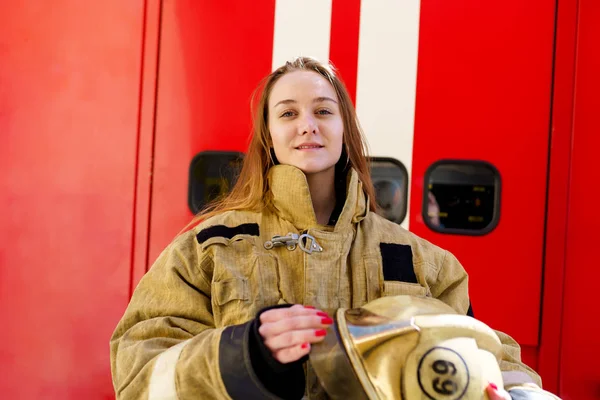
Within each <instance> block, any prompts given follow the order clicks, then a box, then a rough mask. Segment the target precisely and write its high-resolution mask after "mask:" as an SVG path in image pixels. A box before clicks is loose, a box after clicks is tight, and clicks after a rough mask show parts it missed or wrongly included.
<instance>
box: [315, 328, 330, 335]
mask: <svg viewBox="0 0 600 400" xmlns="http://www.w3.org/2000/svg"><path fill="white" fill-rule="evenodd" d="M326 334H327V331H326V330H325V329H317V330H316V331H315V336H325V335H326Z"/></svg>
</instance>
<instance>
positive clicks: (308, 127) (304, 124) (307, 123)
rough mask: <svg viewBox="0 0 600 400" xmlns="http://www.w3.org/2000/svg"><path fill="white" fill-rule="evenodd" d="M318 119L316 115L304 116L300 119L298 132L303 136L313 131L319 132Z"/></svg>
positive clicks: (313, 132) (314, 132)
mask: <svg viewBox="0 0 600 400" xmlns="http://www.w3.org/2000/svg"><path fill="white" fill-rule="evenodd" d="M317 130H318V127H317V121H316V120H315V118H314V116H312V115H311V114H309V115H306V116H305V117H304V118H301V119H300V124H299V126H298V134H299V135H301V136H303V135H306V134H310V133H312V134H313V135H316V134H317Z"/></svg>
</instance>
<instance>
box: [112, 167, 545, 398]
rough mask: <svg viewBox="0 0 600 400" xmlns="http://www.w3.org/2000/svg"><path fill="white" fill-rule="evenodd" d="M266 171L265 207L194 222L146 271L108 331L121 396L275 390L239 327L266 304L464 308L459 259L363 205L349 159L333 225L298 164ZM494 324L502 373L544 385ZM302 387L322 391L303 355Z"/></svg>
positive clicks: (252, 394) (330, 308)
mask: <svg viewBox="0 0 600 400" xmlns="http://www.w3.org/2000/svg"><path fill="white" fill-rule="evenodd" d="M268 183H269V189H270V193H269V198H268V201H267V203H268V205H267V206H266V207H265V210H264V211H263V212H261V213H257V212H245V211H229V212H225V213H223V214H220V215H217V216H215V217H213V218H210V219H208V220H206V221H204V222H202V223H201V224H200V225H198V226H197V227H195V228H194V229H193V230H191V231H188V232H186V233H184V234H182V235H180V236H179V237H177V238H176V239H175V240H174V241H173V242H172V243H171V244H170V245H169V246H168V247H167V248H166V249H165V250H164V251H163V252H162V254H161V255H160V256H159V258H158V259H157V260H156V262H155V263H154V265H153V266H152V268H151V269H150V270H149V271H148V273H147V274H146V275H145V276H144V277H143V278H142V280H141V281H140V283H139V285H138V287H137V288H136V290H135V292H134V294H133V297H132V299H131V302H130V304H129V306H128V308H127V310H126V312H125V314H124V316H123V318H122V319H121V321H120V322H119V324H118V326H117V328H116V330H115V332H114V334H113V337H112V339H111V343H110V348H111V368H112V375H113V383H114V388H115V391H116V394H117V398H118V399H159V398H160V399H167V398H168V399H180V400H188V399H228V398H248V399H251V398H275V396H274V395H272V394H270V393H269V392H268V391H267V390H266V389H265V388H264V386H263V385H262V384H261V382H260V381H259V380H258V379H257V377H256V374H255V373H254V372H253V371H252V365H251V363H250V361H249V359H248V358H249V357H248V349H247V343H246V341H245V339H244V337H245V336H247V332H246V331H247V329H246V328H245V327H246V325H247V323H248V321H251V320H253V319H254V318H255V316H256V315H257V312H259V310H261V309H263V308H265V307H268V306H272V305H277V304H286V303H287V304H304V305H312V306H315V307H317V308H320V309H322V310H324V311H327V312H329V313H333V312H334V310H336V309H338V308H340V307H344V308H351V307H352V308H355V307H360V306H362V305H364V304H365V303H367V302H369V301H371V300H374V299H376V298H379V297H381V296H390V295H404V294H408V295H427V296H432V297H435V298H437V299H440V300H442V301H443V302H445V303H447V304H448V305H450V306H451V307H452V308H454V309H455V310H456V311H458V312H459V313H462V314H467V313H468V312H469V311H470V302H469V293H468V276H467V273H466V272H465V270H464V269H463V267H462V266H461V264H460V263H459V262H458V261H457V259H456V258H455V257H454V256H453V255H452V254H450V253H449V252H448V251H445V250H442V249H440V248H439V247H436V246H435V245H433V244H431V243H429V242H427V241H426V240H424V239H421V238H419V237H417V236H415V235H414V234H412V233H410V232H408V231H406V230H405V229H403V228H402V227H400V226H399V225H397V224H395V223H392V222H390V221H388V220H385V219H384V218H382V217H380V216H378V215H377V214H375V213H373V212H370V211H369V209H368V198H367V197H366V196H365V194H364V192H363V190H362V184H361V182H360V181H359V179H358V175H357V173H356V172H355V171H351V172H350V173H349V174H348V179H347V186H346V188H347V190H346V193H347V194H346V201H345V204H344V206H343V209H342V211H341V214H340V215H339V218H338V220H337V223H336V224H335V226H322V225H318V224H317V222H316V217H315V214H314V210H313V207H312V202H311V197H310V193H309V188H308V184H307V182H306V177H305V175H304V174H303V173H302V171H300V170H299V169H296V168H295V167H292V166H286V165H277V166H274V167H273V168H271V170H270V171H269V176H268ZM288 233H292V234H297V235H301V234H308V235H310V236H311V237H313V238H314V240H311V239H310V238H308V239H307V241H306V243H305V244H304V245H303V246H302V247H303V248H304V249H305V250H306V251H303V250H302V248H300V247H301V246H300V245H296V246H291V245H290V246H285V245H284V246H278V245H277V244H278V243H277V240H275V245H273V246H271V245H270V244H269V243H268V242H271V243H273V237H274V236H286V235H288ZM300 243H302V241H301V242H300ZM319 249H321V251H319ZM311 251H312V252H311ZM498 335H499V337H500V339H501V341H502V342H503V344H504V350H505V354H504V359H503V361H502V362H501V369H502V370H503V371H512V372H510V373H509V374H507V376H510V378H509V381H510V382H512V384H520V383H525V382H534V383H537V384H538V385H540V379H539V377H538V375H537V374H536V373H535V372H534V371H533V370H531V369H530V368H528V367H527V366H525V365H524V364H522V363H521V362H520V348H519V346H518V345H517V343H516V342H515V341H514V340H512V339H511V338H510V337H508V336H507V335H505V334H503V333H500V332H498ZM505 382H506V379H505ZM305 397H306V398H310V399H316V398H326V394H325V393H324V391H323V390H322V388H321V387H320V385H319V383H318V381H317V379H316V376H315V374H314V371H312V369H311V368H310V367H307V368H306V392H305Z"/></svg>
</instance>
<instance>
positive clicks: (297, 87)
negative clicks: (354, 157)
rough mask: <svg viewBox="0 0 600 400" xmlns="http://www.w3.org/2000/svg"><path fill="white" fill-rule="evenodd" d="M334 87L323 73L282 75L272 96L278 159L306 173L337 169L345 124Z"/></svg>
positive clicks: (271, 116) (272, 125)
mask: <svg viewBox="0 0 600 400" xmlns="http://www.w3.org/2000/svg"><path fill="white" fill-rule="evenodd" d="M338 102H339V101H338V98H337V95H336V94H335V90H334V89H333V86H331V84H330V83H329V82H328V81H327V80H326V79H325V78H324V77H323V76H321V75H320V74H318V73H317V72H312V71H294V72H290V73H287V74H285V75H283V76H282V77H281V78H279V80H278V81H277V82H276V83H275V85H274V86H273V89H272V90H271V96H270V98H269V104H268V107H269V121H268V123H269V131H270V134H271V140H272V143H273V148H274V150H275V155H276V156H277V160H278V161H279V162H280V163H281V164H288V165H293V166H295V167H297V168H299V169H301V170H302V171H303V172H304V173H305V174H316V173H321V172H326V171H329V172H331V171H334V167H335V164H336V163H337V162H338V160H339V159H340V156H341V154H342V143H343V134H344V123H343V121H342V116H341V113H340V107H339V104H338Z"/></svg>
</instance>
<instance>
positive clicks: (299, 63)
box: [184, 57, 376, 230]
mask: <svg viewBox="0 0 600 400" xmlns="http://www.w3.org/2000/svg"><path fill="white" fill-rule="evenodd" d="M299 70H301V71H314V72H317V73H318V74H320V75H321V76H323V77H324V78H325V79H327V81H328V82H329V83H331V85H332V86H333V88H334V89H335V93H336V94H337V97H338V100H339V106H340V112H341V116H342V120H343V123H344V136H343V144H344V150H345V151H344V152H342V157H344V153H346V154H347V157H348V167H352V168H354V169H355V170H356V172H357V173H358V177H359V179H360V180H361V182H362V185H363V190H364V192H365V193H366V194H367V195H368V196H369V200H370V201H369V203H370V204H369V208H370V209H371V211H375V210H376V202H375V190H374V189H373V182H372V181H371V173H370V166H369V162H368V161H367V142H366V140H365V137H364V134H363V132H362V129H361V127H360V124H359V122H358V119H357V117H356V110H355V109H354V105H353V104H352V100H351V99H350V96H349V95H348V91H347V90H346V87H345V86H344V84H343V82H342V81H341V79H340V78H339V77H338V76H337V74H336V72H335V69H334V68H333V66H330V65H324V64H322V63H321V62H319V61H317V60H315V59H312V58H309V57H298V58H296V59H294V60H292V61H288V62H286V63H285V65H283V66H281V67H279V68H277V69H276V70H275V71H273V72H272V73H271V74H270V75H268V76H267V77H265V78H264V79H263V80H262V81H261V83H260V85H259V86H258V88H257V89H256V90H255V91H254V94H253V96H252V102H251V107H252V109H253V116H254V118H253V134H252V138H251V139H250V145H249V147H248V153H247V154H246V156H245V157H244V162H243V165H242V169H241V171H240V174H239V176H238V179H237V182H236V184H235V185H234V187H233V189H232V190H231V192H230V193H229V194H228V195H226V196H225V197H223V198H222V199H219V200H217V201H215V202H213V203H212V204H210V205H209V206H208V207H207V208H205V209H204V210H203V211H201V212H200V213H199V214H198V215H197V216H196V218H194V221H192V223H190V225H194V224H195V223H197V222H198V221H200V220H205V219H207V218H210V217H211V216H214V215H216V214H220V213H222V212H225V211H230V210H247V211H260V210H262V209H263V207H264V206H265V205H266V200H267V199H268V196H267V193H268V190H269V188H268V182H267V173H268V171H269V169H270V168H271V167H272V166H273V163H274V161H273V159H272V157H271V152H270V133H269V125H268V121H269V96H270V95H271V91H272V90H273V86H274V85H275V83H276V82H277V81H278V80H279V78H281V77H282V76H283V75H285V74H287V73H289V72H293V71H299ZM257 93H260V99H259V102H258V104H257V105H255V99H256V97H257ZM190 225H188V227H190ZM184 230H187V229H184Z"/></svg>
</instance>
